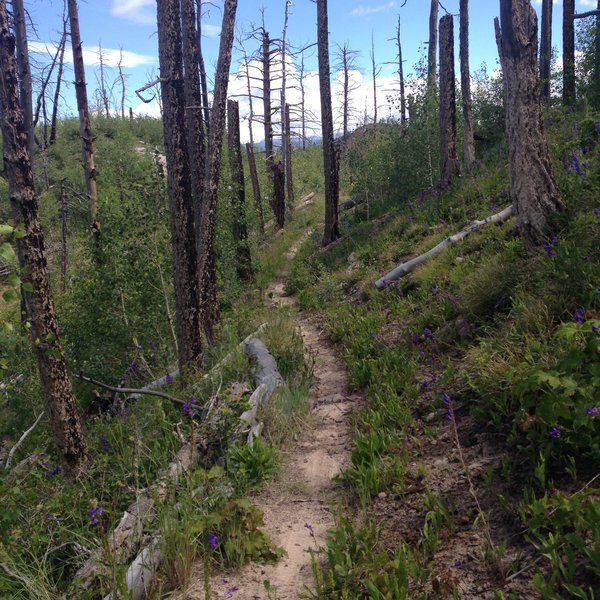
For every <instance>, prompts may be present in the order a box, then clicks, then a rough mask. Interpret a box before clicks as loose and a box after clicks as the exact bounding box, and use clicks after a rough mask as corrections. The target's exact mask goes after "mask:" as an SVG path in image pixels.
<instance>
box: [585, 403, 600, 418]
mask: <svg viewBox="0 0 600 600" xmlns="http://www.w3.org/2000/svg"><path fill="white" fill-rule="evenodd" d="M585 414H586V415H587V416H588V417H592V419H593V418H595V417H599V416H600V406H592V408H588V409H587V410H586V411H585Z"/></svg>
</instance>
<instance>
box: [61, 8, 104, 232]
mask: <svg viewBox="0 0 600 600" xmlns="http://www.w3.org/2000/svg"><path fill="white" fill-rule="evenodd" d="M68 9H69V22H70V25H71V46H72V48H73V70H74V71H75V94H76V96H77V110H78V112H79V135H80V137H81V150H82V154H83V172H84V175H85V189H86V192H87V195H88V197H89V200H90V219H91V226H92V235H93V236H94V239H95V240H96V242H97V243H98V242H99V239H100V222H99V221H98V192H97V188H96V165H95V162H94V142H93V139H94V138H93V135H92V125H91V123H90V107H89V104H88V97H87V88H86V83H85V65H84V62H83V48H82V46H81V34H80V33H79V12H78V10H77V0H68Z"/></svg>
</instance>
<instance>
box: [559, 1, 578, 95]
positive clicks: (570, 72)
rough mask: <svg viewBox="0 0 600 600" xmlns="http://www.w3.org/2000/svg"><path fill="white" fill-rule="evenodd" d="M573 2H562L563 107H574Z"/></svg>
mask: <svg viewBox="0 0 600 600" xmlns="http://www.w3.org/2000/svg"><path fill="white" fill-rule="evenodd" d="M574 14H575V0H563V94H562V101H563V104H564V105H565V106H574V105H575V100H576V97H577V96H576V91H575V20H574V18H573V15H574Z"/></svg>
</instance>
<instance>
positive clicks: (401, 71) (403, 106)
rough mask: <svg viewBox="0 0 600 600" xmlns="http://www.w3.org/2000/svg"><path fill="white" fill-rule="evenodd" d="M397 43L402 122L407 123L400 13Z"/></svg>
mask: <svg viewBox="0 0 600 600" xmlns="http://www.w3.org/2000/svg"><path fill="white" fill-rule="evenodd" d="M396 45H397V47H398V84H399V86H400V123H402V125H404V124H405V123H406V95H405V93H404V61H403V60H402V40H401V39H400V15H398V25H397V26H396Z"/></svg>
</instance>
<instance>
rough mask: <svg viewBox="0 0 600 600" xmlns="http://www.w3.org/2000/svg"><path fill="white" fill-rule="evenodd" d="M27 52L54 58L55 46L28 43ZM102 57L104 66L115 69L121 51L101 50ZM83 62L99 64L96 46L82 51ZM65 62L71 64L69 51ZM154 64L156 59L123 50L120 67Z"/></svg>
mask: <svg viewBox="0 0 600 600" xmlns="http://www.w3.org/2000/svg"><path fill="white" fill-rule="evenodd" d="M29 51H30V52H33V53H36V54H46V55H48V56H52V57H53V56H54V55H55V54H56V45H55V44H52V43H47V42H30V43H29ZM102 56H103V62H104V66H106V67H116V66H118V64H119V60H121V50H119V49H118V48H102ZM83 60H84V62H85V64H89V65H96V66H97V65H99V64H100V48H99V47H98V46H89V47H85V48H84V49H83ZM65 62H67V63H72V62H73V56H72V54H71V52H70V51H67V52H65ZM154 63H156V57H154V56H149V55H147V54H138V53H137V52H130V51H129V50H123V60H122V63H121V65H122V66H123V67H124V68H130V69H134V68H135V67H140V66H142V65H151V64H154Z"/></svg>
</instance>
